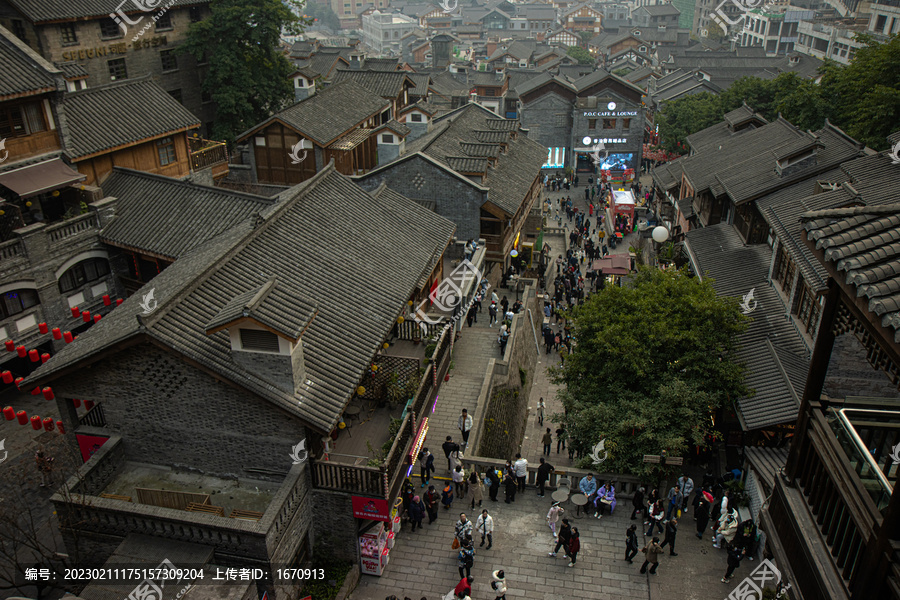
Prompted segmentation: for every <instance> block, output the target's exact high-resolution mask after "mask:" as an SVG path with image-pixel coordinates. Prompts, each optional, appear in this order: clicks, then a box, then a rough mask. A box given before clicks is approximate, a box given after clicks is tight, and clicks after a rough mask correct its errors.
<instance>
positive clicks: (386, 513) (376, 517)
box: [350, 496, 391, 523]
mask: <svg viewBox="0 0 900 600" xmlns="http://www.w3.org/2000/svg"><path fill="white" fill-rule="evenodd" d="M350 499H351V500H352V501H353V516H354V517H356V518H357V519H369V520H370V521H384V522H386V523H390V522H391V509H390V506H389V505H388V501H387V500H385V499H384V498H366V497H365V496H350Z"/></svg>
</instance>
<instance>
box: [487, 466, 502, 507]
mask: <svg viewBox="0 0 900 600" xmlns="http://www.w3.org/2000/svg"><path fill="white" fill-rule="evenodd" d="M487 477H488V480H489V481H490V486H489V488H488V496H490V498H491V500H492V501H493V502H497V492H499V491H500V475H499V474H498V473H497V469H496V468H495V467H491V468H490V469H489V470H488V474H487Z"/></svg>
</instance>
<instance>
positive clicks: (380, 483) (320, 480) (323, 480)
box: [312, 461, 385, 498]
mask: <svg viewBox="0 0 900 600" xmlns="http://www.w3.org/2000/svg"><path fill="white" fill-rule="evenodd" d="M312 477H313V485H314V486H315V487H317V488H324V489H329V490H338V491H341V492H350V493H351V494H366V495H368V496H378V497H379V498H383V497H384V490H385V486H384V474H383V469H381V468H377V467H355V466H353V465H342V464H338V463H334V462H330V461H315V462H313V463H312Z"/></svg>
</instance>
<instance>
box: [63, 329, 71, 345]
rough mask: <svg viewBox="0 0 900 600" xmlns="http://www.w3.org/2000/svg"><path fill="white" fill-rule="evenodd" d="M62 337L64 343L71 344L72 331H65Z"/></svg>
mask: <svg viewBox="0 0 900 600" xmlns="http://www.w3.org/2000/svg"><path fill="white" fill-rule="evenodd" d="M63 339H64V340H66V343H67V344H71V343H72V339H73V338H72V332H71V331H67V332H65V333H64V334H63Z"/></svg>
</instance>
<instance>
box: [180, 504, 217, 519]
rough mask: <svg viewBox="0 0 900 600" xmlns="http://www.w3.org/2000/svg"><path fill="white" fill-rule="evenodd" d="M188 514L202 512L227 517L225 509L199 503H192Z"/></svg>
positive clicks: (188, 506)
mask: <svg viewBox="0 0 900 600" xmlns="http://www.w3.org/2000/svg"><path fill="white" fill-rule="evenodd" d="M187 510H188V512H202V513H206V514H208V515H216V516H219V517H224V516H225V509H224V508H222V507H221V506H213V505H212V504H200V503H198V502H191V503H190V504H188V505H187Z"/></svg>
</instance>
